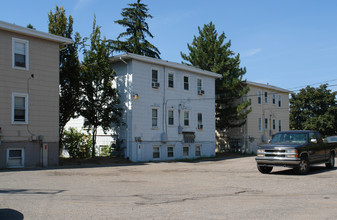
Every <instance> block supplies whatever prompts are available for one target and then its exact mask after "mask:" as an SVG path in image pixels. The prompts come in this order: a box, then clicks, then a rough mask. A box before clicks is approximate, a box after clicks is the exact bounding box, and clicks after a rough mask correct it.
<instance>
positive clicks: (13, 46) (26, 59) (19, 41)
mask: <svg viewBox="0 0 337 220" xmlns="http://www.w3.org/2000/svg"><path fill="white" fill-rule="evenodd" d="M16 42H17V43H23V44H25V64H26V66H25V67H21V66H15V43H16ZM12 68H13V69H20V70H29V41H28V40H23V39H19V38H15V37H13V38H12Z"/></svg>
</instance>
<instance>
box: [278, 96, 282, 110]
mask: <svg viewBox="0 0 337 220" xmlns="http://www.w3.org/2000/svg"><path fill="white" fill-rule="evenodd" d="M278 107H282V96H281V95H279V96H278Z"/></svg>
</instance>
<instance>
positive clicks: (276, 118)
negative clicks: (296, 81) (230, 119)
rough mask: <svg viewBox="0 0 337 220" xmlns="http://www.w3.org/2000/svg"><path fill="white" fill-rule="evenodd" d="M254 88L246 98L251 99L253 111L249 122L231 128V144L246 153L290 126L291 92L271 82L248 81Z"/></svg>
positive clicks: (254, 149)
mask: <svg viewBox="0 0 337 220" xmlns="http://www.w3.org/2000/svg"><path fill="white" fill-rule="evenodd" d="M246 86H249V88H250V91H249V92H248V94H247V95H246V96H245V97H244V100H250V101H251V108H252V111H251V112H250V113H249V114H248V116H247V122H246V124H245V125H244V126H242V127H240V128H234V129H231V130H230V131H229V132H228V136H229V144H230V145H231V147H232V148H233V147H234V148H238V149H240V150H241V151H243V152H245V153H252V152H254V153H256V150H257V147H258V146H259V145H260V144H264V143H267V142H268V140H270V139H271V138H272V136H273V135H274V134H276V133H277V132H279V131H286V130H289V93H290V92H291V91H289V90H286V89H282V88H279V87H276V86H272V85H269V84H262V83H256V82H250V81H247V82H246Z"/></svg>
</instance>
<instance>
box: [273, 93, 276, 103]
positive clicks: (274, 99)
mask: <svg viewBox="0 0 337 220" xmlns="http://www.w3.org/2000/svg"><path fill="white" fill-rule="evenodd" d="M275 104H276V95H275V94H274V93H273V105H275Z"/></svg>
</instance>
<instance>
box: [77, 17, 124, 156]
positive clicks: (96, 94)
mask: <svg viewBox="0 0 337 220" xmlns="http://www.w3.org/2000/svg"><path fill="white" fill-rule="evenodd" d="M111 54H112V49H111V46H110V45H109V44H108V42H107V40H106V39H105V38H104V39H103V40H102V39H101V31H100V27H99V26H97V25H96V17H95V18H94V22H93V31H92V33H91V35H90V47H89V49H84V60H83V63H82V78H83V96H82V100H81V102H82V110H81V115H82V116H83V117H84V118H85V119H87V123H86V124H85V126H88V127H90V128H91V129H92V157H94V156H95V145H96V135H97V128H98V127H101V128H102V129H103V131H104V132H105V131H107V130H109V129H110V128H111V125H112V123H114V124H116V125H118V124H119V123H120V120H121V119H120V118H121V111H120V108H119V107H118V106H119V99H118V97H117V89H115V88H112V81H113V80H114V78H115V76H116V73H115V72H114V70H113V69H112V65H111V59H110V55H111Z"/></svg>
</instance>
